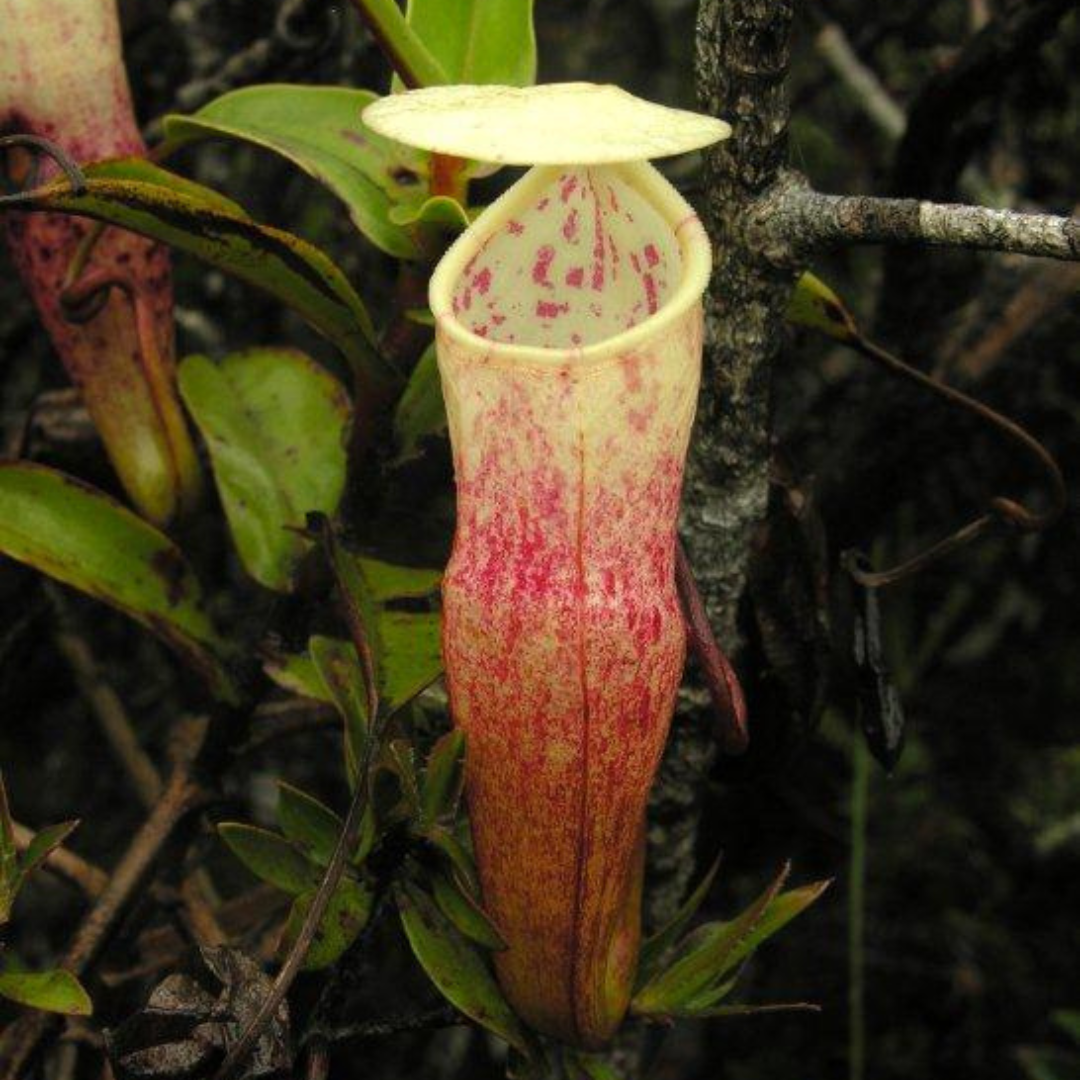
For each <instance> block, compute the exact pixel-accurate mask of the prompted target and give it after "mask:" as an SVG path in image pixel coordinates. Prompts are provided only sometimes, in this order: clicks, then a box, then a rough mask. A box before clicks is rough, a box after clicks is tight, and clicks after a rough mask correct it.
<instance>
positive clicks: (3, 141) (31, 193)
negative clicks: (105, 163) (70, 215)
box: [0, 135, 86, 209]
mask: <svg viewBox="0 0 1080 1080" xmlns="http://www.w3.org/2000/svg"><path fill="white" fill-rule="evenodd" d="M12 146H21V147H24V148H25V149H28V150H31V151H33V152H34V157H33V163H32V164H31V166H30V172H29V175H28V176H27V178H26V182H25V184H23V185H22V188H23V189H22V190H20V191H16V192H13V193H12V194H10V195H0V209H3V208H4V207H7V206H18V205H19V204H21V203H28V202H33V200H34V199H35V197H36V191H35V189H36V188H37V184H38V179H39V178H40V176H41V159H42V158H43V157H47V158H51V159H52V160H53V161H55V162H56V164H57V165H58V166H59V167H60V169H61V171H62V172H63V173H64V175H65V176H66V177H67V179H68V183H69V184H70V185H71V193H72V195H85V194H86V177H85V175H84V174H83V171H82V169H80V168H79V166H78V165H77V164H76V163H75V161H74V159H73V158H71V157H70V156H69V155H68V154H67V152H66V151H65V150H64V149H63V148H62V147H60V146H58V145H57V144H56V143H54V142H52V141H50V140H49V139H43V138H42V137H41V136H40V135H3V136H0V151H3V150H6V149H7V148H8V147H12Z"/></svg>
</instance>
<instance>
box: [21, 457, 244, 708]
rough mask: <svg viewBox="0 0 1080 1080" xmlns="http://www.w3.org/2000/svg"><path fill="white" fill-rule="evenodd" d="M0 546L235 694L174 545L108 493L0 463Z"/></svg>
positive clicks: (223, 646) (225, 656)
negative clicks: (123, 618)
mask: <svg viewBox="0 0 1080 1080" xmlns="http://www.w3.org/2000/svg"><path fill="white" fill-rule="evenodd" d="M0 553H3V554H5V555H9V556H11V558H13V559H18V560H19V562H24V563H27V564H28V565H30V566H33V567H34V568H35V569H37V570H40V571H41V572H42V573H44V574H48V575H49V576H50V577H53V578H56V579H57V580H58V581H62V582H64V584H66V585H71V586H73V587H74V588H76V589H79V590H81V591H82V592H84V593H87V594H88V595H90V596H93V597H95V598H96V599H98V600H103V601H104V602H105V603H107V604H111V605H112V606H113V607H115V608H118V609H119V610H120V611H123V612H124V613H125V614H127V615H130V616H131V617H132V618H133V619H135V620H136V622H139V623H141V624H142V625H143V626H145V627H146V628H147V629H148V630H151V631H152V632H153V633H155V634H156V635H157V636H158V637H160V638H161V639H162V640H164V641H165V642H167V643H168V644H169V645H171V646H172V647H173V648H174V649H175V650H176V651H177V652H179V653H180V654H181V655H183V656H184V658H185V659H186V660H187V661H188V662H189V663H191V664H192V665H193V666H194V667H195V668H196V669H197V670H198V671H199V672H200V673H201V674H202V675H203V677H204V678H205V679H206V681H207V683H208V684H209V686H210V688H211V690H212V691H213V692H214V693H216V694H217V695H218V696H219V697H221V698H224V699H226V700H235V699H236V696H237V692H236V689H235V688H234V687H233V685H232V683H231V680H230V678H229V676H228V675H227V673H226V671H225V668H224V665H223V661H227V660H229V659H230V657H231V655H232V652H233V650H232V648H231V646H229V645H228V644H227V643H226V642H225V641H224V639H223V638H221V637H220V636H219V635H218V633H217V631H216V630H215V628H214V626H213V624H212V623H211V621H210V616H209V614H208V613H207V610H206V605H205V602H204V599H203V595H202V589H201V587H200V585H199V582H198V581H197V580H196V578H195V575H194V573H193V572H192V570H191V568H190V567H189V566H188V564H187V561H186V560H185V559H184V556H183V554H182V553H181V551H180V549H179V548H178V547H177V546H176V545H175V544H174V543H173V542H172V541H171V540H170V539H169V538H168V537H167V536H165V535H164V533H161V532H159V531H158V530H157V529H155V528H154V527H153V526H151V525H148V524H147V523H146V522H145V521H143V519H142V518H140V517H137V516H136V515H135V514H133V513H132V512H131V511H130V510H128V509H127V508H126V507H124V506H121V505H120V504H119V503H118V502H116V501H115V500H113V499H111V498H109V496H107V495H104V494H102V493H101V492H99V491H95V490H94V489H93V488H91V487H88V486H87V485H86V484H83V483H82V482H81V481H78V480H76V479H74V478H73V477H70V476H66V475H65V474H63V473H60V472H57V471H56V470H55V469H50V468H47V467H46V466H44V465H35V464H31V463H28V462H6V463H0Z"/></svg>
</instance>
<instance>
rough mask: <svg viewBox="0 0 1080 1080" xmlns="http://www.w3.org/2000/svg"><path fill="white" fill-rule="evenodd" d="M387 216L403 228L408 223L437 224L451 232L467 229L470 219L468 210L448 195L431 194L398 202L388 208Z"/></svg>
mask: <svg viewBox="0 0 1080 1080" xmlns="http://www.w3.org/2000/svg"><path fill="white" fill-rule="evenodd" d="M389 218H390V220H391V221H392V222H393V223H394V224H395V225H400V226H402V227H403V228H404V227H408V226H410V225H437V226H439V228H441V229H443V230H447V231H449V232H451V233H459V232H462V231H463V230H464V229H467V228H468V227H469V224H470V222H471V220H472V218H471V217H470V216H469V212H468V210H466V209H465V207H464V206H462V205H461V203H459V202H458V201H457V199H455V198H452V197H451V196H449V195H432V196H431V197H430V198H427V199H417V200H414V201H412V202H405V203H399V204H398V205H397V206H392V207H391V208H390V212H389Z"/></svg>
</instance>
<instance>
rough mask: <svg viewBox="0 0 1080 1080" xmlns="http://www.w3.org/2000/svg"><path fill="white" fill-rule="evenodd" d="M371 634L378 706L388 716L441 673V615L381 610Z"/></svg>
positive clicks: (424, 612)
mask: <svg viewBox="0 0 1080 1080" xmlns="http://www.w3.org/2000/svg"><path fill="white" fill-rule="evenodd" d="M375 638H376V641H375V661H376V669H375V670H376V673H377V675H378V682H379V696H380V706H379V707H380V711H382V712H383V713H385V715H387V716H391V715H393V714H394V713H395V712H397V710H398V709H400V708H401V707H402V706H403V705H407V704H408V703H409V702H410V701H412V699H413V698H414V697H416V695H417V694H419V693H420V692H421V691H422V690H423V689H424V688H425V687H427V686H430V685H431V683H433V682H434V681H435V680H436V679H437V678H438V677H439V675H440V674H441V673H442V617H441V616H440V615H439V613H438V612H437V611H421V612H409V611H387V610H384V611H382V612H381V613H380V614H379V618H378V620H377V622H376V633H375Z"/></svg>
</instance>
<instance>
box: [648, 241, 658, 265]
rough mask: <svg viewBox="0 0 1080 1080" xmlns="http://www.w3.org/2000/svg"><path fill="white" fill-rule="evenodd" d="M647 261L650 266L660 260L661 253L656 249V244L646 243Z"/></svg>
mask: <svg viewBox="0 0 1080 1080" xmlns="http://www.w3.org/2000/svg"><path fill="white" fill-rule="evenodd" d="M645 261H646V262H647V263H648V264H649V266H655V265H656V264H657V263H658V262H659V261H660V253H659V252H658V251H657V250H656V245H655V244H646V245H645Z"/></svg>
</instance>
